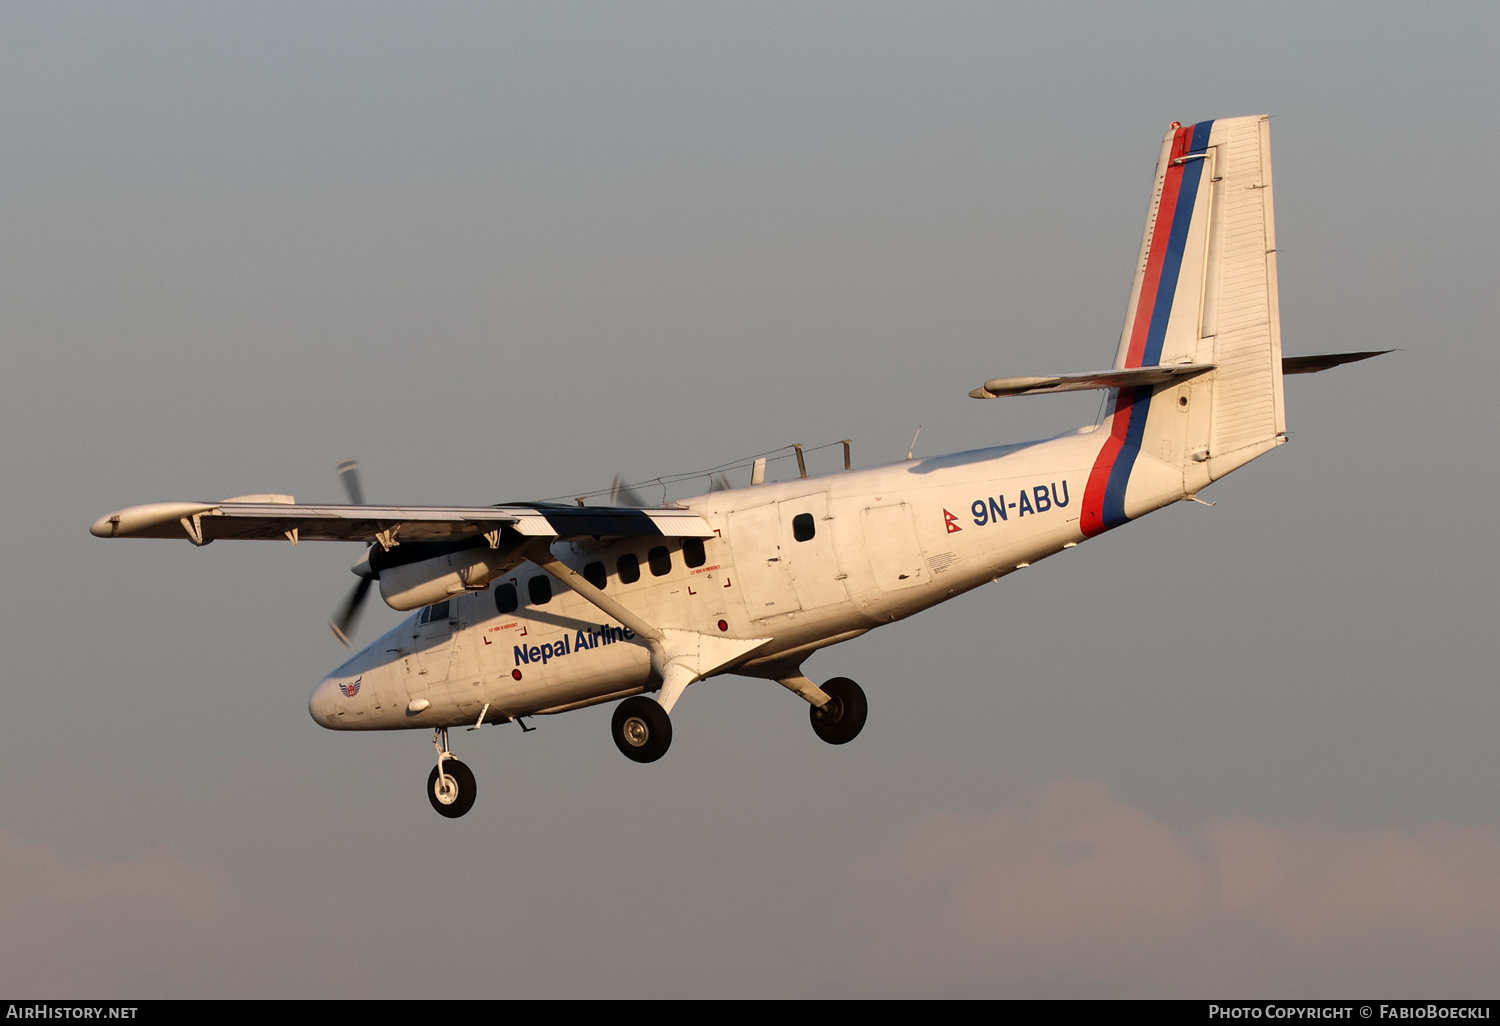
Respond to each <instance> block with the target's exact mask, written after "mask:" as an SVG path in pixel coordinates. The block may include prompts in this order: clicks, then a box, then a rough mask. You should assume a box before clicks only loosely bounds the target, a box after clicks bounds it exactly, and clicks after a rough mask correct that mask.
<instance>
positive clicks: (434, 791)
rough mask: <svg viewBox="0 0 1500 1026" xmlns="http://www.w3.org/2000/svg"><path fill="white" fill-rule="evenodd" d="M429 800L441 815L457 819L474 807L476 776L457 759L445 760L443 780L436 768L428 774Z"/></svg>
mask: <svg viewBox="0 0 1500 1026" xmlns="http://www.w3.org/2000/svg"><path fill="white" fill-rule="evenodd" d="M427 800H428V801H430V802H432V807H433V808H434V809H437V810H438V814H439V815H441V816H447V817H448V818H449V819H457V818H458V817H459V816H462V815H463V814H464V813H466V812H468V811H469V810H470V809H472V808H473V807H474V774H473V773H471V772H469V767H467V766H465V765H464V764H463V763H461V762H459V761H458V760H457V759H444V760H443V776H442V779H441V780H440V779H438V768H437V767H436V766H434V767H432V772H431V773H429V774H427Z"/></svg>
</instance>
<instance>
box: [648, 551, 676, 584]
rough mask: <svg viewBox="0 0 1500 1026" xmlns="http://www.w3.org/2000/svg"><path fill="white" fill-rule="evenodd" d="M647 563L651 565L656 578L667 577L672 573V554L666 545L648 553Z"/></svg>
mask: <svg viewBox="0 0 1500 1026" xmlns="http://www.w3.org/2000/svg"><path fill="white" fill-rule="evenodd" d="M646 561H647V562H648V563H650V564H651V573H652V574H653V575H654V576H656V577H665V576H667V574H669V573H671V572H672V554H671V553H670V552H668V551H667V547H666V546H665V545H658V546H657V547H656V548H654V549H652V550H651V551H650V552H648V553H646Z"/></svg>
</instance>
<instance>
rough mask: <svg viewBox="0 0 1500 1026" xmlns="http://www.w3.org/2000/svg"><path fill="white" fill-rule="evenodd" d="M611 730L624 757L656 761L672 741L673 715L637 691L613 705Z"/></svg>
mask: <svg viewBox="0 0 1500 1026" xmlns="http://www.w3.org/2000/svg"><path fill="white" fill-rule="evenodd" d="M610 733H611V734H612V735H613V736H614V739H615V747H616V748H618V749H619V750H620V752H621V753H622V754H623V755H624V756H625V758H627V759H629V760H631V761H632V762H655V761H656V760H657V759H660V758H661V757H662V756H663V755H666V754H667V749H668V748H669V747H670V746H671V744H672V718H671V717H670V716H668V715H667V711H666V710H665V709H663V708H662V707H661V706H660V705H659V704H657V703H656V702H654V701H652V700H651V699H649V698H643V697H641V696H640V695H636V696H635V697H634V698H627V699H625V701H623V702H621V703H620V704H619V705H617V706H615V715H614V717H613V719H611V721H610Z"/></svg>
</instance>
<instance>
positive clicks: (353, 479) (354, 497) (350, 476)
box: [339, 460, 365, 506]
mask: <svg viewBox="0 0 1500 1026" xmlns="http://www.w3.org/2000/svg"><path fill="white" fill-rule="evenodd" d="M339 480H340V481H342V482H344V491H346V492H348V493H349V502H350V503H351V504H353V505H355V506H363V505H364V504H365V493H364V491H363V490H362V489H361V488H360V487H359V461H358V460H345V461H344V462H342V463H340V464H339Z"/></svg>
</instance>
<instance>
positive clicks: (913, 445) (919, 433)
mask: <svg viewBox="0 0 1500 1026" xmlns="http://www.w3.org/2000/svg"><path fill="white" fill-rule="evenodd" d="M921 437H922V425H921V424H918V425H917V433H916V434H914V435H912V436H911V448H910V449H908V450H906V458H907V459H911V454H912V453H914V452H916V451H917V439H918V438H921Z"/></svg>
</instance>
